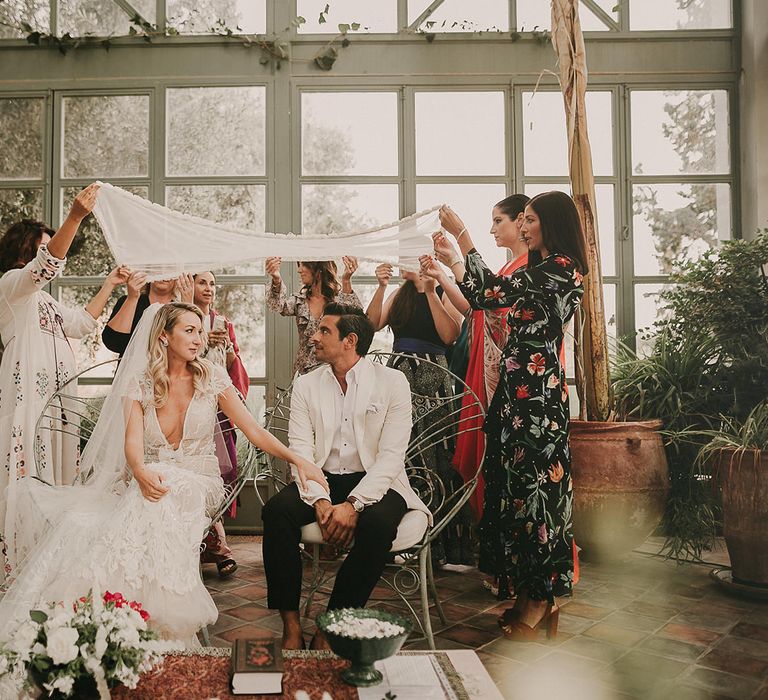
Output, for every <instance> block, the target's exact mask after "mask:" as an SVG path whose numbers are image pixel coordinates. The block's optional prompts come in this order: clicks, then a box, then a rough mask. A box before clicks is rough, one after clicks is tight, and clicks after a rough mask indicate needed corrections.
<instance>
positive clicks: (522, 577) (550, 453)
mask: <svg viewBox="0 0 768 700" xmlns="http://www.w3.org/2000/svg"><path fill="white" fill-rule="evenodd" d="M466 269H467V274H466V276H465V277H464V281H463V282H462V283H461V285H460V287H461V290H462V293H463V294H464V296H465V297H466V298H467V300H468V301H469V302H470V304H471V305H472V306H473V308H476V309H494V308H509V315H508V323H509V326H510V335H509V340H508V341H507V344H506V347H505V348H504V351H503V353H502V356H501V363H500V376H499V384H498V387H497V389H496V393H495V394H494V396H493V400H492V401H491V404H490V406H489V408H488V415H487V418H486V422H485V432H486V434H487V452H486V457H485V466H484V473H485V508H484V512H483V518H482V520H481V522H480V530H479V535H480V564H479V568H480V569H481V570H482V571H484V572H486V573H489V574H493V575H495V576H499V577H500V578H501V579H502V580H503V579H508V580H509V583H510V584H511V585H512V586H514V589H515V590H516V591H518V592H520V591H525V592H527V593H528V595H529V596H530V598H532V599H534V600H549V601H550V602H552V601H553V598H554V597H555V596H563V595H569V594H570V593H571V588H572V584H573V531H572V524H571V510H572V502H573V483H572V481H571V474H570V462H571V458H570V450H569V446H568V422H569V407H568V392H567V390H566V389H565V368H564V367H563V364H562V362H561V358H560V354H559V348H560V346H561V345H562V342H563V334H564V327H565V325H566V324H567V323H568V321H569V320H570V319H571V317H572V316H573V313H574V311H575V310H576V307H577V306H578V304H579V303H580V300H581V296H582V293H583V289H582V286H581V274H580V273H579V272H578V270H577V268H576V265H575V264H574V262H573V261H572V260H571V259H570V258H568V257H567V256H565V255H560V254H553V255H550V256H548V257H546V258H545V259H544V260H542V261H541V262H540V263H539V264H538V265H536V266H534V267H532V268H530V269H522V270H519V271H517V272H515V273H514V274H512V275H509V276H498V275H494V274H493V273H492V272H491V271H490V270H489V269H488V268H487V267H486V266H485V264H484V263H483V260H482V258H481V257H480V255H479V254H478V253H477V251H474V250H473V251H471V252H470V253H469V254H468V255H467V259H466ZM501 587H502V581H501V580H500V588H501Z"/></svg>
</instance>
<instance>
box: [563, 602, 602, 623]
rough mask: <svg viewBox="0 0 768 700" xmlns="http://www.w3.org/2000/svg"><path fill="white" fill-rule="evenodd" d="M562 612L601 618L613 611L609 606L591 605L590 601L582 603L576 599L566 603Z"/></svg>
mask: <svg viewBox="0 0 768 700" xmlns="http://www.w3.org/2000/svg"><path fill="white" fill-rule="evenodd" d="M561 610H562V612H564V613H565V612H567V613H568V614H569V615H576V616H577V617H586V618H587V619H589V620H601V619H603V618H604V617H605V616H606V615H609V614H610V613H611V610H610V609H609V608H601V607H598V606H596V605H589V604H588V603H582V602H581V601H578V600H575V601H573V602H569V603H565V604H564V605H563V606H562V608H561Z"/></svg>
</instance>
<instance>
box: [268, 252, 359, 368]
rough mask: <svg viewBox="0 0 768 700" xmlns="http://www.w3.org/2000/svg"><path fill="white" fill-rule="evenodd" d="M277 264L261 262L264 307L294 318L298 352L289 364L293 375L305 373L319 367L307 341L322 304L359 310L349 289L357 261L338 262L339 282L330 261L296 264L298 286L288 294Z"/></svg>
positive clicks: (272, 261) (318, 320)
mask: <svg viewBox="0 0 768 700" xmlns="http://www.w3.org/2000/svg"><path fill="white" fill-rule="evenodd" d="M281 262H282V259H281V258H267V260H266V263H265V265H266V271H267V274H268V275H269V276H270V277H271V278H272V284H270V285H269V288H268V291H267V306H268V307H269V308H270V309H272V311H276V312H277V313H279V314H280V315H281V316H295V317H296V328H297V329H298V331H299V349H298V351H297V353H296V358H295V360H294V362H293V373H294V375H296V374H306V373H307V372H309V370H311V369H314V368H315V367H317V365H318V364H320V363H319V362H318V361H317V358H316V357H315V348H314V346H313V345H312V343H310V342H309V339H310V338H311V337H312V336H313V335H314V334H315V333H316V332H317V326H318V324H319V323H320V319H321V318H322V316H323V310H324V309H325V305H326V304H330V303H331V302H336V303H337V304H344V305H352V306H357V307H359V308H362V306H363V305H362V303H361V302H360V298H359V297H358V296H357V294H356V293H355V291H354V290H353V289H352V275H354V274H355V271H356V270H357V259H356V258H353V257H348V256H345V257H344V258H343V259H342V262H343V263H344V273H343V274H342V276H341V283H339V280H338V277H337V268H336V263H335V262H333V261H324V262H298V263H296V265H297V267H298V272H299V279H300V280H301V284H302V287H301V289H300V290H299V291H298V292H296V293H295V294H290V295H289V294H288V289H287V288H286V286H285V283H284V282H283V279H282V277H281V276H280V263H281Z"/></svg>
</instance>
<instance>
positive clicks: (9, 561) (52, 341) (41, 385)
mask: <svg viewBox="0 0 768 700" xmlns="http://www.w3.org/2000/svg"><path fill="white" fill-rule="evenodd" d="M97 191H98V186H97V185H90V186H89V187H87V188H86V189H85V190H83V191H82V192H81V193H80V194H78V195H77V197H76V198H75V201H74V202H73V204H72V208H71V210H70V212H69V214H68V215H67V218H66V219H65V220H64V223H62V225H61V227H60V228H59V230H58V231H57V232H56V233H55V234H54V232H53V231H52V230H51V229H49V228H48V227H47V226H45V225H44V224H42V223H40V222H39V221H31V220H29V219H25V220H23V221H20V222H18V223H16V224H14V225H12V226H11V227H10V228H9V229H8V230H7V231H6V233H5V234H4V235H3V237H2V238H1V239H0V272H2V278H0V334H1V335H2V340H3V344H4V346H5V352H4V353H3V358H2V364H0V460H1V461H2V463H3V467H4V468H0V549H1V551H0V559H2V562H1V563H2V566H3V573H4V575H8V574H9V573H10V572H11V569H12V567H13V566H14V565H15V562H16V554H17V552H16V548H17V537H16V532H15V520H16V506H17V503H16V486H17V484H16V482H17V480H18V479H20V478H22V477H24V476H35V475H37V476H39V477H40V478H41V479H42V480H44V481H46V482H48V483H49V484H71V483H72V482H73V481H74V480H75V478H76V477H77V474H78V470H79V455H80V440H79V438H78V437H77V420H78V417H77V407H72V406H69V407H68V406H67V403H66V400H62V401H63V402H62V403H61V405H60V406H59V410H60V411H61V417H60V421H61V423H62V424H67V423H69V425H70V429H69V431H67V432H60V431H55V430H41V431H40V432H39V433H38V434H37V435H35V425H36V422H37V419H38V417H39V416H40V414H41V412H42V410H43V407H44V406H45V404H46V402H47V401H48V399H49V397H50V396H51V395H52V394H53V393H54V392H55V391H56V390H57V389H59V388H60V387H61V386H62V385H63V384H64V383H66V382H67V381H68V380H69V379H70V378H71V377H73V376H74V375H75V373H76V371H77V367H76V364H75V355H74V352H73V350H72V346H71V344H70V340H71V339H76V338H82V337H83V336H86V335H88V334H89V333H91V332H93V331H95V330H96V327H97V323H96V319H97V318H98V317H99V316H100V315H101V312H102V311H103V310H104V306H105V304H106V303H107V300H108V299H109V296H110V294H112V292H113V291H114V289H115V287H116V286H118V285H119V284H121V283H123V282H125V280H126V279H127V277H128V271H127V270H125V269H124V268H117V269H115V270H113V271H112V272H111V273H110V274H109V276H108V277H107V279H106V280H105V281H104V284H103V285H102V287H101V289H100V290H99V291H98V292H97V293H96V296H94V297H93V299H92V300H91V301H90V302H89V304H88V305H87V306H86V307H85V308H80V309H72V308H69V307H67V306H64V305H63V304H61V303H60V302H59V301H58V300H57V299H54V298H53V297H52V296H51V295H50V294H48V293H47V292H45V291H43V288H44V287H45V285H47V284H48V283H49V282H50V281H51V280H53V279H54V278H55V277H56V276H57V275H58V274H60V273H61V271H62V270H63V269H64V264H65V262H66V255H67V252H68V251H69V247H70V245H71V244H72V240H73V239H74V237H75V234H76V233H77V230H78V228H79V226H80V223H81V222H82V220H83V219H84V218H85V217H86V216H87V215H88V213H89V212H90V211H91V209H92V208H93V205H94V203H95V201H96V193H97ZM52 234H53V235H52ZM68 408H69V410H68ZM56 422H59V419H57V420H56ZM35 449H37V457H38V462H37V464H36V463H35ZM2 578H3V576H0V580H1V579H2Z"/></svg>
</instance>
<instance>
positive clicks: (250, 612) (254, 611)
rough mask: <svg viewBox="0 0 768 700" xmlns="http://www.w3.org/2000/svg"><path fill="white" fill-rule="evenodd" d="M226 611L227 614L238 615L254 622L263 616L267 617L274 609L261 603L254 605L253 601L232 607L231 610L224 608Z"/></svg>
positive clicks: (246, 620)
mask: <svg viewBox="0 0 768 700" xmlns="http://www.w3.org/2000/svg"><path fill="white" fill-rule="evenodd" d="M224 612H225V613H226V614H227V615H231V616H232V617H237V618H239V619H240V620H244V621H245V622H253V621H254V620H260V619H261V618H262V617H267V616H268V615H272V614H273V611H272V610H270V609H269V608H263V607H261V606H260V605H254V604H253V603H248V604H246V605H241V606H239V607H237V608H230V609H229V610H224Z"/></svg>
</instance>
